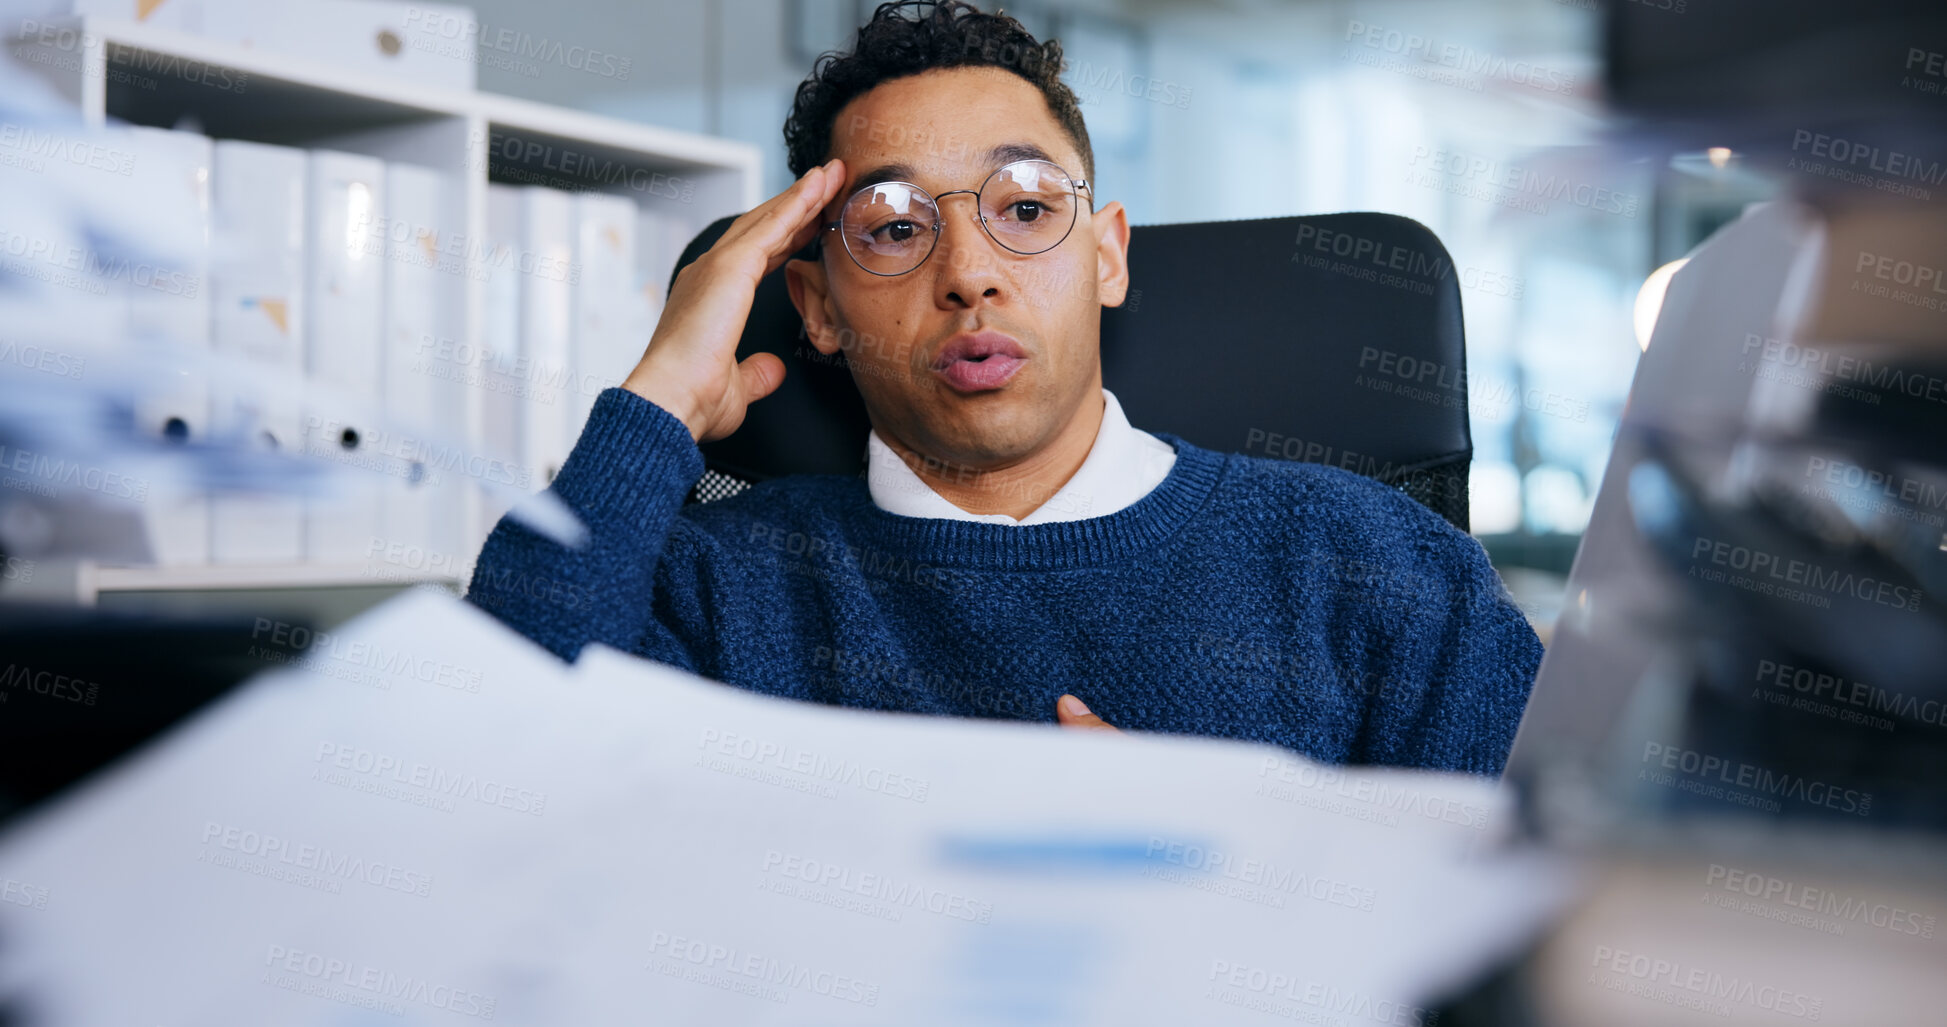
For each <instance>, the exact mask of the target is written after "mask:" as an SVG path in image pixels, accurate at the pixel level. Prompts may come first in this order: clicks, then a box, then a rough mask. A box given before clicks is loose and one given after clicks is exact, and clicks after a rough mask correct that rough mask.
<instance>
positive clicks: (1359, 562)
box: [467, 388, 1541, 773]
mask: <svg viewBox="0 0 1947 1027" xmlns="http://www.w3.org/2000/svg"><path fill="white" fill-rule="evenodd" d="M1157 437H1158V438H1160V439H1162V440H1163V441H1165V442H1167V443H1169V444H1170V445H1172V446H1174V447H1175V449H1176V462H1175V464H1174V465H1173V466H1172V467H1171V469H1170V473H1169V476H1168V477H1167V478H1165V479H1164V480H1163V482H1162V483H1161V484H1159V485H1157V486H1156V488H1155V489H1154V490H1152V491H1151V492H1150V493H1149V494H1148V495H1146V496H1144V497H1143V498H1142V499H1140V500H1138V501H1137V502H1136V503H1135V504H1133V505H1131V506H1129V507H1127V508H1125V509H1122V510H1119V511H1117V512H1115V513H1112V514H1109V515H1107V516H1103V517H1094V518H1088V519H1085V520H1079V521H1064V522H1056V523H1049V524H1035V525H1025V526H1024V525H1007V524H990V523H982V522H974V521H961V520H948V519H937V518H918V517H905V516H900V515H897V514H892V513H888V512H886V511H885V510H882V509H880V508H879V507H878V506H876V505H874V504H873V502H872V499H871V495H870V493H869V491H868V489H867V487H866V482H865V480H864V479H863V478H856V477H845V476H840V475H803V476H794V477H788V478H783V479H779V480H775V481H769V482H764V483H762V484H759V485H756V486H754V487H752V488H750V489H748V490H746V491H744V492H743V493H740V494H738V495H736V496H734V497H731V498H729V499H722V500H718V501H716V502H713V503H707V504H702V505H698V506H691V507H684V506H683V505H682V503H683V499H684V497H685V495H686V494H687V493H688V491H689V489H690V487H691V486H692V485H694V484H695V482H696V480H697V479H698V478H699V477H701V476H702V473H703V456H702V453H701V451H700V450H699V449H698V448H697V445H696V443H695V442H694V441H693V440H692V439H691V438H690V435H689V432H688V430H687V429H686V428H685V427H684V426H683V423H682V422H681V421H680V420H678V419H677V418H676V417H675V416H674V415H672V414H670V413H669V412H668V411H666V410H664V409H662V408H661V407H658V406H656V405H655V404H653V403H650V402H649V401H647V400H644V399H642V398H641V397H639V396H636V395H635V394H633V393H630V392H626V391H623V390H621V389H613V388H612V389H609V390H607V391H605V392H603V393H602V395H601V396H600V397H599V398H598V400H597V401H596V404H595V409H594V413H593V414H592V415H591V416H590V418H589V420H588V425H587V427H586V429H584V431H583V432H582V436H581V438H580V440H579V441H578V442H577V443H576V446H575V449H574V452H573V453H572V454H571V455H570V456H569V458H568V460H567V461H566V462H565V464H564V465H563V467H562V469H561V472H560V474H559V475H558V476H557V477H556V479H555V481H554V484H553V485H552V488H553V489H554V491H555V492H556V493H557V494H558V495H560V497H561V498H562V499H563V500H564V501H566V502H567V504H568V505H569V507H571V508H572V509H574V510H575V511H576V512H577V513H578V514H580V515H581V517H582V519H583V520H584V521H585V522H586V524H587V527H588V529H589V541H588V544H587V545H586V546H584V547H583V548H581V549H576V550H569V549H565V548H563V547H562V546H560V545H558V544H556V543H554V542H551V541H548V540H546V539H544V538H542V537H541V536H539V535H537V534H535V533H534V532H532V531H530V530H528V529H527V528H525V527H523V526H522V525H520V524H517V523H515V522H513V521H511V520H508V519H502V520H501V522H500V523H499V524H498V525H497V526H496V527H495V528H494V530H493V533H492V535H491V536H490V537H489V538H488V539H487V542H486V545H485V547H484V548H483V549H482V550H481V553H480V559H479V561H478V563H477V564H476V566H475V570H474V574H473V581H472V587H471V589H470V590H469V592H468V595H467V599H468V600H469V601H470V602H472V603H474V604H475V605H477V606H479V607H481V608H482V609H484V610H487V611H489V612H491V613H492V614H494V615H495V616H497V617H498V618H500V619H501V620H502V621H504V622H506V623H507V624H509V625H510V626H512V627H513V628H515V629H516V630H518V631H520V632H522V633H523V634H525V635H526V636H528V637H529V638H531V639H533V640H534V641H536V642H537V643H539V644H541V645H543V646H545V647H547V648H548V649H550V650H552V651H553V652H555V653H556V654H558V655H559V656H561V657H562V658H563V659H568V660H572V659H574V658H575V656H576V655H577V654H578V653H579V652H580V650H581V648H582V646H584V645H585V644H587V643H589V642H601V643H604V644H606V645H609V646H612V647H615V648H617V649H621V650H623V651H626V652H634V653H637V654H640V655H642V656H645V657H648V658H650V659H653V660H657V661H660V662H663V663H668V664H673V665H675V666H678V667H681V668H683V669H685V670H689V671H692V672H694V673H697V674H701V675H703V676H705V677H709V678H713V679H716V680H718V681H723V682H727V683H729V684H732V685H736V686H739V687H742V688H748V689H751V690H753V691H758V692H764V693H768V694H771V695H777V696H788V697H791V698H794V699H802V700H808V701H811V702H819V703H829V704H835V705H840V706H853V707H863V708H867V709H878V710H903V711H910V712H918V713H934V714H951V715H957V716H970V717H996V718H1011V719H1020V720H1041V721H1052V720H1053V719H1054V716H1055V700H1056V699H1057V698H1058V697H1059V696H1060V695H1061V694H1062V693H1063V692H1073V693H1075V694H1076V695H1078V696H1080V697H1081V698H1082V700H1083V701H1084V702H1086V703H1088V705H1089V706H1090V708H1092V709H1093V710H1094V712H1095V713H1096V714H1098V715H1099V716H1101V717H1102V718H1103V719H1104V720H1106V721H1108V722H1109V723H1110V724H1113V725H1115V726H1117V727H1120V728H1123V729H1126V730H1136V731H1160V732H1169V733H1176V734H1195V735H1213V736H1218V737H1223V738H1237V739H1248V740H1253V741H1261V742H1271V743H1274V744H1277V745H1281V746H1285V747H1287V748H1289V749H1293V750H1296V751H1297V752H1299V753H1302V754H1304V755H1306V756H1309V757H1312V758H1313V759H1317V760H1323V761H1325V762H1330V763H1374V764H1388V765H1397V766H1412V767H1436V768H1444V769H1452V770H1467V771H1474V772H1478V773H1495V772H1498V771H1499V770H1500V768H1501V765H1502V763H1503V762H1504V760H1505V759H1506V757H1507V752H1508V747H1509V745H1510V744H1511V743H1512V742H1513V740H1514V731H1515V727H1516V725H1517V724H1518V723H1519V721H1520V719H1521V711H1522V708H1523V706H1524V705H1525V704H1526V702H1527V698H1528V688H1529V685H1530V683H1531V682H1532V681H1533V680H1534V675H1535V669H1536V666H1537V665H1538V664H1539V662H1540V659H1541V645H1540V643H1539V642H1538V641H1537V640H1536V638H1535V634H1534V632H1533V631H1532V630H1531V629H1530V628H1529V627H1528V623H1527V621H1526V620H1525V619H1523V617H1522V615H1521V613H1520V611H1518V610H1516V609H1515V607H1514V605H1513V603H1512V602H1510V601H1509V599H1508V596H1507V593H1506V590H1505V589H1503V588H1502V586H1501V582H1500V579H1499V578H1498V577H1497V576H1496V575H1495V573H1494V570H1493V568H1492V567H1491V566H1490V565H1489V564H1488V561H1487V557H1486V554H1485V553H1484V552H1483V551H1482V550H1481V547H1480V545H1479V543H1477V542H1475V541H1474V540H1473V539H1472V538H1470V537H1468V536H1467V535H1466V534H1464V533H1462V532H1460V531H1457V530H1455V529H1454V528H1453V527H1452V526H1451V525H1449V524H1447V523H1446V522H1445V521H1444V520H1441V519H1440V518H1439V517H1437V516H1435V515H1434V514H1433V513H1432V512H1430V511H1428V510H1427V509H1426V508H1424V507H1422V506H1421V505H1420V504H1418V503H1416V502H1414V501H1413V500H1412V499H1410V498H1409V497H1407V496H1405V495H1404V494H1402V493H1400V492H1398V491H1396V490H1394V489H1391V488H1388V487H1386V486H1384V485H1381V484H1378V483H1376V482H1373V481H1371V480H1369V479H1366V478H1363V477H1360V476H1358V475H1355V474H1352V473H1350V472H1347V471H1343V470H1339V469H1337V468H1333V467H1325V466H1320V465H1316V464H1301V463H1290V462H1285V461H1277V460H1268V459H1261V458H1257V457H1249V456H1240V455H1226V454H1222V453H1217V452H1213V451H1211V450H1206V449H1200V448H1198V447H1196V446H1193V445H1190V444H1189V443H1187V442H1185V441H1184V440H1182V439H1180V438H1178V437H1176V436H1174V435H1170V434H1166V433H1157Z"/></svg>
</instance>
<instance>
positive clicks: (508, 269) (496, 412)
mask: <svg viewBox="0 0 1947 1027" xmlns="http://www.w3.org/2000/svg"><path fill="white" fill-rule="evenodd" d="M521 238H522V231H521V189H520V187H519V186H512V185H489V186H488V187H487V238H486V244H485V245H484V246H482V247H481V262H482V264H483V265H484V269H483V270H484V271H485V276H484V277H485V278H486V294H487V295H486V300H487V303H486V324H485V325H484V326H483V327H484V330H483V331H482V332H481V347H480V353H479V354H478V356H477V357H476V358H475V359H472V360H470V361H469V362H468V367H467V373H468V374H469V376H470V377H471V380H473V381H474V382H476V383H477V386H478V387H479V389H480V390H481V393H480V436H479V443H480V446H481V448H482V449H483V450H484V451H485V455H486V456H487V457H488V458H489V459H492V460H500V461H505V462H506V463H507V464H508V465H509V466H513V467H515V468H516V474H520V473H521V472H522V469H521V468H520V467H519V465H520V464H521V415H522V412H523V411H522V406H523V404H522V401H521V395H520V392H519V391H518V390H519V389H520V388H521V387H522V384H523V381H522V376H520V375H518V374H516V373H515V371H516V368H517V367H518V362H519V360H520V356H521V278H522V275H521ZM531 483H532V482H531V476H529V481H528V482H526V483H525V484H530V485H531ZM509 505H510V504H509V503H508V500H507V499H506V498H505V496H504V494H502V493H489V492H485V491H481V492H480V513H481V522H480V524H479V525H478V529H477V531H478V533H479V537H478V538H471V539H468V543H469V546H468V548H469V549H477V548H478V547H479V545H480V543H481V542H483V541H484V540H485V538H486V533H487V532H489V531H492V530H493V526H494V523H495V522H497V521H499V520H500V517H501V515H502V514H505V513H506V512H507V509H508V507H509Z"/></svg>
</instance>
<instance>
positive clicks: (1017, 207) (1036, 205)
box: [1012, 200, 1046, 221]
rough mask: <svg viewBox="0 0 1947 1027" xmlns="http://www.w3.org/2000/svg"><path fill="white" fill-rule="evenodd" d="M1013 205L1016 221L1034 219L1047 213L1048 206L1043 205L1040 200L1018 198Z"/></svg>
mask: <svg viewBox="0 0 1947 1027" xmlns="http://www.w3.org/2000/svg"><path fill="white" fill-rule="evenodd" d="M1012 206H1013V208H1014V220H1016V221H1033V220H1035V219H1036V218H1038V217H1040V216H1041V215H1042V214H1044V213H1046V208H1045V207H1043V206H1042V205H1041V201H1039V200H1017V201H1015V202H1014V203H1013V204H1012Z"/></svg>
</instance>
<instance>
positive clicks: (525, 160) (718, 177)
mask: <svg viewBox="0 0 1947 1027" xmlns="http://www.w3.org/2000/svg"><path fill="white" fill-rule="evenodd" d="M43 24H46V25H51V26H56V28H55V29H54V30H53V31H45V30H43V31H36V32H34V33H32V34H29V35H25V36H22V37H20V38H16V39H14V40H12V41H10V42H9V43H8V51H9V55H8V56H10V57H11V58H12V59H14V60H16V61H17V62H18V63H20V64H21V66H22V67H24V68H26V69H28V70H29V71H31V72H33V73H34V74H36V75H38V76H40V77H42V78H44V79H46V80H47V81H48V82H49V83H50V84H51V85H52V86H53V87H54V88H55V89H56V90H57V91H58V92H59V93H60V94H61V95H62V96H64V97H66V98H67V99H68V100H69V101H70V102H71V103H72V104H73V105H74V109H75V110H76V112H77V113H78V114H79V115H80V116H81V118H82V119H83V120H84V121H86V122H87V123H89V124H93V125H105V124H108V123H111V122H128V123H131V124H138V125H150V126H155V127H161V128H191V129H193V130H194V131H198V132H201V133H202V134H205V135H208V136H210V137H212V138H217V139H246V140H252V141H257V142H265V143H276V144H280V145H286V146H298V147H306V148H329V149H336V150H344V151H348V152H352V153H362V154H367V155H370V156H373V157H378V158H381V159H384V160H388V161H397V162H401V163H408V164H418V165H420V166H424V167H429V168H433V169H435V170H438V171H442V172H447V173H450V174H452V175H454V176H455V177H456V180H457V181H459V182H461V183H462V188H463V191H464V195H463V198H462V202H463V207H464V218H463V225H462V228H463V230H464V231H465V232H466V234H467V238H468V239H469V240H477V239H484V238H486V236H487V232H486V225H487V187H488V184H489V183H490V182H507V183H519V184H537V185H546V186H551V187H554V188H558V189H566V190H571V191H594V192H604V193H610V194H613V195H618V196H624V197H627V198H629V199H630V200H632V201H633V202H635V203H636V204H637V205H638V207H640V208H642V209H645V210H656V211H659V212H663V213H667V214H671V215H673V216H675V217H677V218H680V219H681V220H682V221H684V222H687V223H689V224H691V225H693V226H694V227H696V228H701V227H702V226H703V225H705V224H708V223H709V222H710V221H712V220H715V219H716V218H719V217H722V216H724V215H726V214H733V213H738V212H741V211H744V210H748V209H750V208H751V207H753V206H755V205H756V204H757V202H758V201H759V198H760V197H759V188H760V184H761V182H760V179H761V156H760V154H759V152H758V150H757V148H756V147H754V146H750V145H748V144H745V143H739V142H734V141H730V140H724V139H718V138H714V137H709V136H703V135H698V134H694V133H688V132H680V131H674V130H670V129H666V128H659V127H656V126H653V125H644V124H638V123H634V122H628V121H623V120H620V119H616V118H610V117H604V116H599V115H595V114H590V113H586V112H583V111H577V110H568V109H563V108H557V107H552V106H548V105H544V104H538V103H533V102H529V101H526V100H522V99H518V98H514V97H507V96H498V95H494V94H490V93H480V92H474V91H469V90H458V89H449V88H438V87H435V86H429V85H424V84H421V83H418V82H414V81H408V80H405V79H400V78H396V77H390V76H386V75H380V74H372V73H370V72H367V71H363V70H352V69H349V68H342V67H338V66H336V65H334V64H333V63H331V62H329V61H326V60H321V59H317V58H309V57H299V56H290V55H286V54H282V53H271V52H266V51H263V50H258V49H254V48H251V47H249V46H245V45H241V44H238V43H234V42H228V41H224V40H216V39H207V38H203V37H200V36H196V35H193V34H188V33H183V32H178V31H173V30H169V29H162V28H156V27H154V26H150V25H145V24H141V23H138V22H131V21H122V20H116V19H107V18H97V17H73V18H66V19H59V20H53V19H50V20H48V21H47V22H44V23H43ZM466 249H467V251H468V256H467V260H468V264H469V266H468V268H467V274H466V280H465V283H464V285H463V286H459V287H458V288H463V289H464V301H463V304H462V306H463V308H464V315H463V318H462V321H461V331H460V332H459V333H458V336H459V337H458V339H457V341H458V342H460V343H463V344H464V345H466V346H468V347H471V349H472V351H474V352H478V351H479V349H480V347H481V346H482V344H483V342H484V341H485V330H486V329H485V321H486V316H487V314H486V310H487V302H486V286H485V282H484V279H485V275H484V274H483V273H482V272H483V271H484V268H483V267H482V259H483V258H482V257H481V256H480V254H479V252H478V251H479V250H480V249H481V248H480V247H478V246H469V247H467V248H466ZM645 343H646V340H645ZM466 402H467V404H468V405H469V407H470V409H469V410H468V411H467V413H466V418H467V422H468V423H467V424H466V425H465V428H466V430H467V434H468V436H469V437H471V438H475V439H478V438H480V437H481V432H480V427H481V411H482V397H481V396H480V395H478V390H473V392H472V394H470V395H469V396H468V398H467V400H466ZM469 492H470V494H469V496H468V501H467V503H466V507H467V509H466V511H465V514H464V525H463V529H462V530H461V532H460V534H461V539H460V541H461V543H462V545H461V546H460V548H463V549H465V550H466V554H470V553H472V552H476V551H477V550H478V547H479V545H480V543H481V542H482V541H483V540H484V539H485V537H486V534H487V531H488V530H489V529H490V528H491V527H492V525H491V523H490V518H491V517H492V513H491V511H490V510H488V504H487V503H486V501H485V500H484V497H482V496H481V495H479V493H478V490H469ZM56 577H57V578H59V579H60V580H57V581H51V582H47V583H45V584H47V585H48V586H50V587H52V588H53V590H54V591H55V592H56V593H62V592H64V591H65V590H67V589H68V588H70V587H71V588H72V590H73V598H75V599H77V600H78V601H81V602H90V601H92V599H93V597H94V596H96V595H98V594H100V593H102V592H114V591H140V590H210V589H231V588H244V589H251V588H266V589H268V588H309V587H332V586H351V585H361V584H374V583H377V584H385V583H388V582H386V581H384V580H379V579H374V578H372V577H371V576H370V575H369V573H368V569H367V568H364V567H358V566H353V567H335V566H324V567H318V566H308V565H281V566H264V567H246V566H198V567H110V566H96V565H94V564H91V563H87V562H80V563H76V564H74V566H73V573H72V575H71V577H72V580H71V581H69V580H67V578H68V577H69V575H66V574H62V575H57V576H56ZM406 580H431V581H442V582H447V583H450V579H448V578H443V577H441V576H440V575H425V576H422V578H420V579H412V578H407V579H406ZM395 581H396V579H395ZM9 591H10V592H13V593H17V592H18V590H11V589H10V590H9ZM32 591H34V592H43V591H44V590H43V589H42V588H35V589H33V590H32Z"/></svg>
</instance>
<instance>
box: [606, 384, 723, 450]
mask: <svg viewBox="0 0 1947 1027" xmlns="http://www.w3.org/2000/svg"><path fill="white" fill-rule="evenodd" d="M658 384H659V383H658V382H657V380H656V379H655V377H654V376H653V375H645V374H643V373H642V371H641V370H640V369H638V370H637V371H636V372H635V373H632V374H630V375H629V376H628V377H627V378H624V379H623V380H622V387H623V388H624V389H627V390H628V391H630V392H633V393H635V394H636V395H637V396H640V397H642V398H643V399H645V400H648V401H649V402H651V403H654V404H655V405H656V406H659V407H661V408H662V409H663V410H664V411H666V412H668V414H669V415H670V416H671V417H674V418H676V419H677V420H678V421H681V422H683V427H684V428H687V429H689V433H690V439H691V440H692V441H697V442H701V441H702V439H703V432H702V431H701V430H700V428H699V426H698V424H697V414H696V411H694V410H693V409H691V408H690V405H689V404H688V403H686V402H684V401H683V399H682V398H680V397H678V396H676V395H674V394H673V393H672V391H671V390H669V389H667V388H657V385H658Z"/></svg>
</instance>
